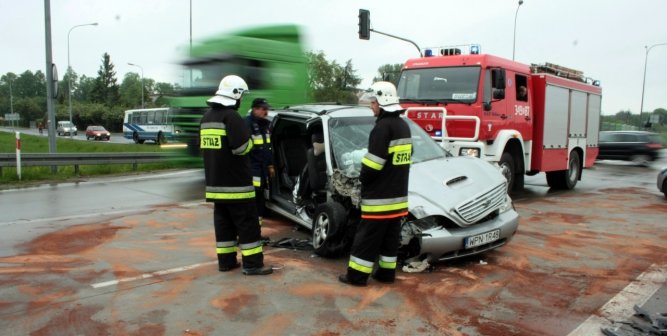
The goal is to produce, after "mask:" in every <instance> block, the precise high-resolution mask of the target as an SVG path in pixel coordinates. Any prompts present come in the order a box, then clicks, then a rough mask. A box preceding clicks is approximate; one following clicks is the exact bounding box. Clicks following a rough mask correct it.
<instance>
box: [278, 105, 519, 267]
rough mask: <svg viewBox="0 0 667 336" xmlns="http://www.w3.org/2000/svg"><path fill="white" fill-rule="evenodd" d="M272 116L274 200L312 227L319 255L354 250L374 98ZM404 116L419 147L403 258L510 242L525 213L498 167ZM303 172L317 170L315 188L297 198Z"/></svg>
mask: <svg viewBox="0 0 667 336" xmlns="http://www.w3.org/2000/svg"><path fill="white" fill-rule="evenodd" d="M269 117H270V118H271V119H272V122H271V127H272V128H271V129H272V134H271V143H272V144H273V152H274V164H275V167H276V170H277V173H276V177H275V178H273V179H271V181H270V187H271V188H270V195H269V198H268V200H267V208H269V209H270V210H272V211H273V212H274V213H278V214H281V215H283V216H285V217H287V218H289V219H291V220H292V221H294V222H296V223H297V224H298V225H301V226H303V227H305V228H307V229H310V230H311V232H312V244H313V247H314V248H315V253H317V254H318V255H320V256H324V257H336V256H341V255H344V254H346V253H349V249H350V245H351V243H352V240H353V236H354V232H355V230H356V226H357V223H358V222H359V220H360V217H361V215H360V210H359V207H360V203H361V198H360V182H359V179H358V176H359V173H360V171H361V159H362V158H363V155H364V154H365V153H366V152H367V146H368V137H369V133H370V131H371V129H372V128H373V126H374V125H375V117H374V116H373V113H372V111H371V110H370V108H369V107H366V106H346V105H301V106H294V107H289V108H286V109H284V110H280V111H271V112H270V114H269ZM404 120H405V122H406V123H408V124H409V126H410V130H411V134H412V141H413V154H412V166H411V169H410V182H409V196H408V203H409V209H408V210H409V215H408V216H407V218H406V220H405V221H404V222H403V224H402V229H401V248H400V254H399V258H400V259H401V260H404V261H405V260H407V259H410V260H417V258H418V259H419V260H423V259H427V258H428V259H429V260H430V261H436V260H437V261H442V260H448V259H453V258H458V257H464V256H469V255H474V254H478V253H482V252H485V251H489V250H492V249H495V248H497V247H500V246H502V245H505V244H507V243H508V242H509V241H510V239H512V237H513V235H514V234H515V233H516V230H517V227H518V214H517V212H516V211H514V209H513V206H512V200H511V199H510V197H509V196H508V195H507V188H506V183H507V182H506V180H505V178H504V177H503V175H502V174H501V173H500V171H499V169H498V167H496V166H494V165H492V164H490V163H488V162H486V161H485V160H482V159H478V158H474V157H467V156H466V157H453V156H451V155H450V154H449V153H448V152H446V151H445V150H444V149H443V148H441V147H440V146H439V145H438V144H437V143H436V142H435V141H433V140H432V139H431V138H430V137H429V136H428V134H426V133H425V132H424V131H423V130H422V129H421V128H420V127H419V126H418V125H416V124H415V123H414V122H412V121H411V120H409V119H407V118H405V119H404ZM314 133H321V134H323V137H324V153H323V154H322V155H319V156H315V154H314V150H313V145H312V143H311V141H310V139H311V135H312V134H314ZM304 167H306V168H304ZM304 169H307V170H306V171H304ZM302 172H307V173H308V175H309V183H310V187H311V190H312V193H310V194H309V195H307V196H306V197H304V200H303V203H300V205H299V206H297V205H296V204H295V199H294V191H295V188H296V187H297V184H298V183H301V182H302V181H300V179H301V178H299V176H300V175H301V174H302ZM388 187H390V186H388Z"/></svg>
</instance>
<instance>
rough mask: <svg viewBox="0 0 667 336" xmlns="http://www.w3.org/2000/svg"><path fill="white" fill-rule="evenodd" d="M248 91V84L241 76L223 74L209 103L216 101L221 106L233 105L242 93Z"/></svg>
mask: <svg viewBox="0 0 667 336" xmlns="http://www.w3.org/2000/svg"><path fill="white" fill-rule="evenodd" d="M246 92H248V84H246V82H245V81H244V80H243V78H241V77H239V76H236V75H229V76H225V78H223V79H222V80H221V81H220V85H219V86H218V91H216V92H215V96H213V97H211V98H210V99H209V100H208V102H209V103H217V104H220V105H223V106H234V105H236V101H237V100H239V99H241V96H243V94H244V93H246Z"/></svg>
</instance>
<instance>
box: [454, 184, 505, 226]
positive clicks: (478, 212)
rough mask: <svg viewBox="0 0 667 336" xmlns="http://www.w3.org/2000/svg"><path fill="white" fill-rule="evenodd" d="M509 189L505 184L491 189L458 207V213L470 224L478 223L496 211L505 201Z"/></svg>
mask: <svg viewBox="0 0 667 336" xmlns="http://www.w3.org/2000/svg"><path fill="white" fill-rule="evenodd" d="M506 194H507V188H506V187H505V184H504V183H501V184H499V185H498V186H496V187H495V188H491V189H490V190H487V191H486V192H483V193H481V194H479V195H477V196H475V197H473V198H472V199H469V200H467V201H465V202H463V203H461V204H460V205H459V206H458V207H456V212H457V213H458V215H459V216H461V218H462V219H463V220H464V221H465V222H466V223H468V224H473V223H475V222H477V221H478V220H479V219H480V218H483V217H484V216H486V215H487V214H489V213H490V212H492V211H494V210H496V209H497V208H498V207H499V206H500V205H501V204H502V203H503V202H504V201H505V197H506Z"/></svg>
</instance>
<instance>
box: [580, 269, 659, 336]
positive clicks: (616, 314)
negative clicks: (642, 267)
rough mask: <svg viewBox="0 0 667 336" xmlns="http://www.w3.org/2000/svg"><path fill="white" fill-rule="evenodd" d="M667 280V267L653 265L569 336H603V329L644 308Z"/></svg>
mask: <svg viewBox="0 0 667 336" xmlns="http://www.w3.org/2000/svg"><path fill="white" fill-rule="evenodd" d="M666 280H667V266H666V265H662V266H658V265H656V264H653V265H651V266H650V267H649V268H648V269H647V270H646V271H644V273H642V274H640V275H639V276H638V277H637V279H636V280H635V281H633V282H631V283H630V284H629V285H627V286H626V287H625V288H624V289H623V290H622V291H621V292H619V293H618V294H616V296H614V297H613V298H611V300H609V301H607V303H606V304H605V305H604V306H602V308H600V309H599V310H598V311H597V312H596V314H594V315H591V316H590V317H588V319H586V321H584V323H582V324H580V325H579V326H578V327H577V328H576V329H574V330H573V331H572V332H571V333H569V334H568V336H590V335H602V331H601V328H603V327H609V326H611V325H612V323H611V321H625V320H627V319H628V318H630V317H631V316H632V315H634V314H635V311H634V309H633V307H634V305H638V306H640V307H641V306H642V305H643V304H644V303H646V301H647V300H648V299H649V298H650V297H651V296H653V294H655V292H656V291H658V289H660V287H662V286H664V285H665V282H666Z"/></svg>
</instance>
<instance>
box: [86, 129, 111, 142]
mask: <svg viewBox="0 0 667 336" xmlns="http://www.w3.org/2000/svg"><path fill="white" fill-rule="evenodd" d="M90 139H94V140H109V139H111V133H110V132H109V131H107V130H106V129H105V128H104V127H103V126H88V128H86V140H90Z"/></svg>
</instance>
